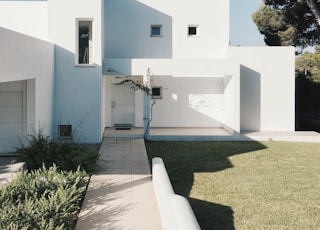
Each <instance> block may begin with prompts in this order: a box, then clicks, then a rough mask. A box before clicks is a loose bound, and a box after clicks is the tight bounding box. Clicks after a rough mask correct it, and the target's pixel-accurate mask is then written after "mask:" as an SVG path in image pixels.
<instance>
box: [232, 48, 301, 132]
mask: <svg viewBox="0 0 320 230" xmlns="http://www.w3.org/2000/svg"><path fill="white" fill-rule="evenodd" d="M229 55H230V57H236V58H239V61H240V64H241V103H240V106H241V130H243V131H247V130H260V131H294V129H295V74H294V68H295V67H294V65H295V55H294V48H293V47H259V48H258V47H234V48H230V49H229Z"/></svg>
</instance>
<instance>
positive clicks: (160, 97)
mask: <svg viewBox="0 0 320 230" xmlns="http://www.w3.org/2000/svg"><path fill="white" fill-rule="evenodd" d="M156 88H157V89H159V95H153V89H156ZM162 92H163V91H162V86H152V87H151V97H152V98H153V99H162V96H163V93H162Z"/></svg>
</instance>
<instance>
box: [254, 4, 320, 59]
mask: <svg viewBox="0 0 320 230" xmlns="http://www.w3.org/2000/svg"><path fill="white" fill-rule="evenodd" d="M252 17H253V21H254V22H255V24H256V25H257V27H258V29H259V31H260V33H261V34H263V35H264V41H265V43H266V44H267V45H269V46H289V45H292V46H295V47H297V49H296V51H297V53H302V51H303V49H304V48H306V47H307V46H315V45H318V44H320V2H319V3H318V1H317V0H264V1H263V4H262V6H261V7H260V8H259V9H258V10H257V11H256V12H255V13H254V14H253V15H252Z"/></svg>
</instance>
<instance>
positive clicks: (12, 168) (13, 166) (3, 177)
mask: <svg viewBox="0 0 320 230" xmlns="http://www.w3.org/2000/svg"><path fill="white" fill-rule="evenodd" d="M14 159H15V158H13V157H0V187H1V186H3V185H5V184H7V183H9V182H10V181H11V180H12V178H13V177H14V176H15V174H16V172H17V171H18V170H19V169H21V168H22V167H23V165H24V163H23V162H18V163H11V161H12V160H14Z"/></svg>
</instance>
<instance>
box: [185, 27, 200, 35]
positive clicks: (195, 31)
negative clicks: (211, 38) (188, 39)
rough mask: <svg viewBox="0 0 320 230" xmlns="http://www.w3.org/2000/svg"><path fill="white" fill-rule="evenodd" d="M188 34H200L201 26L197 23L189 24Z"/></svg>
mask: <svg viewBox="0 0 320 230" xmlns="http://www.w3.org/2000/svg"><path fill="white" fill-rule="evenodd" d="M188 36H199V26H197V25H190V26H188Z"/></svg>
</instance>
